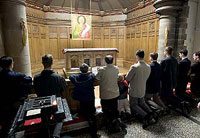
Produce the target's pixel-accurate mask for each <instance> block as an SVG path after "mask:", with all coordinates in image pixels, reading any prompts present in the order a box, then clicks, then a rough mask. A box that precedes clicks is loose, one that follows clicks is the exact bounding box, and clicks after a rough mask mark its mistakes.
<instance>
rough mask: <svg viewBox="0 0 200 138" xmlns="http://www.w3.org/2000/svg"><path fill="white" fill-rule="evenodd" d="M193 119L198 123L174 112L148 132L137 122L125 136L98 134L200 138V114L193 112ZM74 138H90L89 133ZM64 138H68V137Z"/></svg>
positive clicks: (115, 137)
mask: <svg viewBox="0 0 200 138" xmlns="http://www.w3.org/2000/svg"><path fill="white" fill-rule="evenodd" d="M191 117H192V118H194V119H196V122H195V121H192V120H190V119H188V118H186V117H183V116H181V115H180V114H178V113H176V112H173V111H172V113H171V114H169V115H167V116H164V117H161V118H160V119H159V121H158V123H157V124H155V125H152V126H150V127H148V128H147V129H146V130H144V129H142V125H141V124H140V123H139V122H138V121H137V120H135V121H132V122H130V123H129V124H127V126H128V127H127V134H125V135H123V133H116V134H112V135H107V134H106V133H105V132H104V131H103V130H99V131H98V134H100V135H101V138H200V124H199V123H200V112H198V111H193V113H192V114H191ZM73 137H74V138H90V136H89V135H88V134H87V133H84V134H79V135H78V136H73ZM62 138H67V136H63V137H62Z"/></svg>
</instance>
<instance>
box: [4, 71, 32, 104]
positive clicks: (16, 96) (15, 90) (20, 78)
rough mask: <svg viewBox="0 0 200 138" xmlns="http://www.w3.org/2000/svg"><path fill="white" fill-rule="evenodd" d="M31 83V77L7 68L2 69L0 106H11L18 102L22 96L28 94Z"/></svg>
mask: <svg viewBox="0 0 200 138" xmlns="http://www.w3.org/2000/svg"><path fill="white" fill-rule="evenodd" d="M29 85H30V87H29ZM31 85H32V78H31V77H29V76H26V75H25V74H23V73H19V72H15V71H12V70H9V69H3V70H2V71H1V72H0V89H1V97H0V107H1V106H12V105H13V104H15V103H16V102H19V101H20V99H21V98H22V97H24V96H26V94H28V91H30V90H29V88H31Z"/></svg>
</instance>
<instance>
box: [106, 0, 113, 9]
mask: <svg viewBox="0 0 200 138" xmlns="http://www.w3.org/2000/svg"><path fill="white" fill-rule="evenodd" d="M107 2H108V5H109V6H110V8H111V9H112V10H113V6H112V4H111V3H110V0H107Z"/></svg>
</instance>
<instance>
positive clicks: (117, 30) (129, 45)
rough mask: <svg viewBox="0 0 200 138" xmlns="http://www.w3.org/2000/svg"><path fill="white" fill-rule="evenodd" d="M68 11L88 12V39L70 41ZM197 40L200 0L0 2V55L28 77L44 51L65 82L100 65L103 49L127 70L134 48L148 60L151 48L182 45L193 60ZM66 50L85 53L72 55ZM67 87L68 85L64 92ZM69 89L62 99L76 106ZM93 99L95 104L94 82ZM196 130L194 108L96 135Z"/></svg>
mask: <svg viewBox="0 0 200 138" xmlns="http://www.w3.org/2000/svg"><path fill="white" fill-rule="evenodd" d="M72 14H80V15H90V16H91V34H90V35H91V36H90V39H89V40H84V39H79V40H73V39H72V33H73V32H72V22H71V21H72V18H71V15H72ZM199 44H200V0H0V57H2V56H4V55H7V56H11V57H13V59H14V63H15V65H14V70H15V71H19V72H22V73H25V74H26V75H30V76H32V77H34V76H35V75H36V74H38V73H40V72H41V71H42V70H43V66H42V64H41V57H42V56H43V55H45V54H52V55H53V58H54V61H53V69H54V70H55V71H56V72H58V73H59V74H60V75H62V76H63V77H65V78H66V83H67V82H68V81H69V80H68V76H69V75H70V74H72V73H77V68H78V67H79V66H80V65H81V64H82V63H83V62H85V63H88V64H90V65H91V66H97V65H103V64H105V63H104V62H103V60H102V59H104V57H105V55H106V54H107V53H106V54H105V53H104V52H108V53H109V54H113V56H114V58H115V65H117V66H118V67H119V70H120V73H121V74H126V73H127V72H128V70H129V68H130V66H131V65H132V64H133V63H135V62H136V59H135V52H136V51H137V50H139V49H142V50H144V51H145V61H146V62H147V63H149V56H148V55H149V54H150V53H151V52H158V54H159V57H158V61H160V60H161V59H163V57H164V53H163V51H164V49H165V47H167V46H172V47H173V48H174V51H175V52H174V55H175V56H176V57H177V58H178V52H179V51H180V50H181V49H184V48H186V49H187V50H188V52H189V54H188V57H189V59H191V61H192V60H193V59H192V55H193V53H194V52H196V51H199V50H200V46H199ZM70 49H73V50H74V51H76V50H81V51H84V50H86V51H87V50H88V49H89V52H88V53H87V52H82V53H80V52H77V53H76V52H74V53H73V50H72V51H70ZM91 49H92V50H95V49H97V50H96V51H90V50H91ZM100 49H107V50H108V51H101V50H100ZM99 50H100V51H99ZM109 50H111V51H109ZM95 52H96V53H97V54H95ZM68 53H69V54H68ZM69 63H70V64H69ZM91 70H92V69H91ZM71 87H72V86H71V85H68V88H69V90H68V92H69V93H70V92H71V91H72V90H71V89H70V88H71ZM69 93H66V95H65V97H66V99H67V102H68V104H69V107H70V108H71V109H72V110H75V109H76V108H77V104H78V103H77V102H76V101H74V100H73V99H72V98H71V97H70V94H69ZM95 97H96V99H97V100H96V105H97V106H99V105H100V103H99V101H98V100H99V91H98V86H96V87H95ZM199 132H200V113H199V112H198V110H194V111H193V112H192V113H191V116H190V118H186V117H184V116H181V115H180V114H178V113H176V112H174V113H172V114H170V115H167V116H164V117H162V118H161V119H160V120H159V122H158V123H157V124H155V125H153V126H150V127H149V128H148V129H147V130H143V129H142V128H141V126H140V124H139V122H137V121H132V122H131V123H129V124H128V127H127V134H126V135H123V136H122V135H120V134H114V135H112V136H107V135H106V134H105V133H104V132H100V133H101V137H105V138H106V137H119V138H122V137H125V138H133V137H141V138H145V137H150V138H154V137H170V138H181V137H194V138H199V137H200V133H199ZM62 137H63V138H64V137H67V136H65V135H62ZM75 137H80V138H82V137H88V134H87V133H80V134H78V135H76V136H75Z"/></svg>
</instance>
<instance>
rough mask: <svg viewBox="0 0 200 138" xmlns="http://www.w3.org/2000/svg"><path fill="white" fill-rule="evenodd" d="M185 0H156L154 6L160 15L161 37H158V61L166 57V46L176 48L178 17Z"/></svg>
mask: <svg viewBox="0 0 200 138" xmlns="http://www.w3.org/2000/svg"><path fill="white" fill-rule="evenodd" d="M182 3H183V0H156V1H155V2H154V7H155V8H156V13H157V14H158V15H160V17H159V19H160V25H159V38H158V53H159V57H158V61H161V60H162V59H163V58H164V49H165V47H166V46H172V47H174V48H175V35H176V34H175V33H176V17H177V16H178V12H179V11H180V10H181V6H182Z"/></svg>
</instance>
